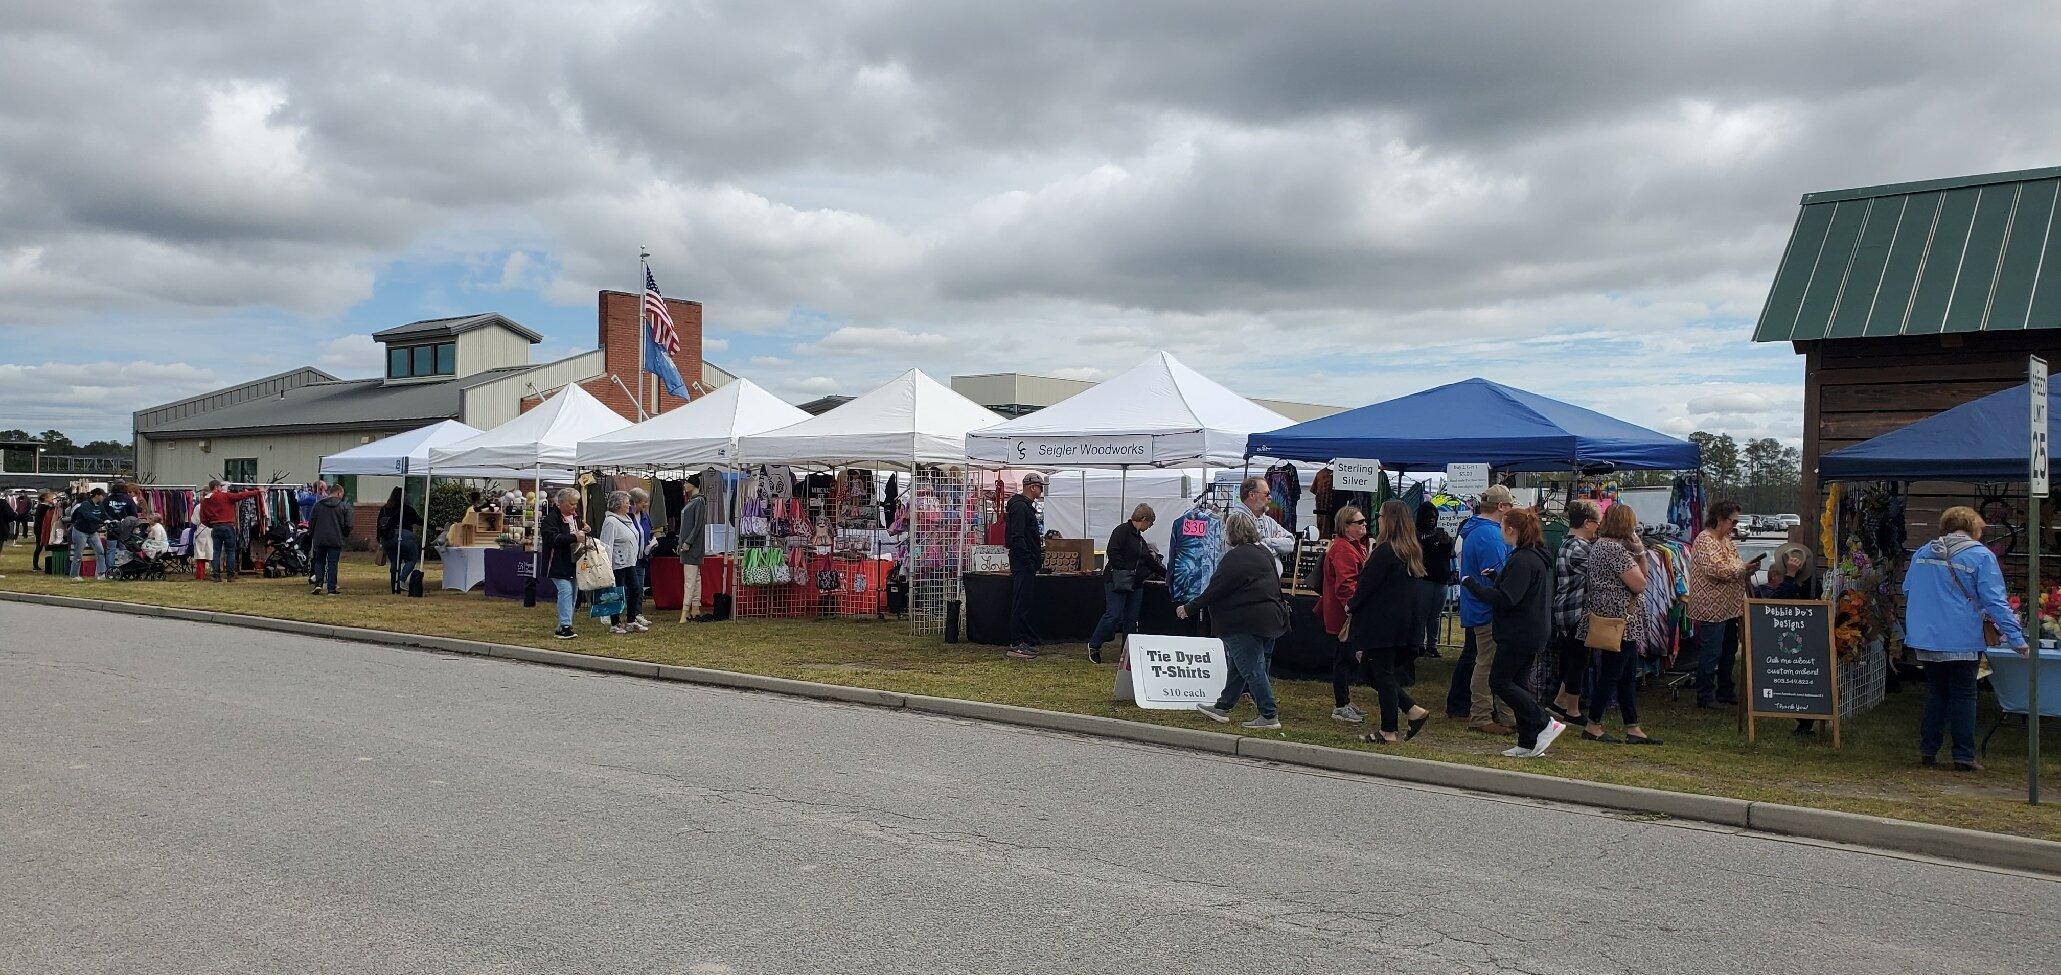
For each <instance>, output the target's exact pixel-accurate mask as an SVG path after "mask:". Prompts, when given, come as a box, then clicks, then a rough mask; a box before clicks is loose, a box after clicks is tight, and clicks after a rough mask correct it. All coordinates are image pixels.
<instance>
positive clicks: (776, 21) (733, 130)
mask: <svg viewBox="0 0 2061 975" xmlns="http://www.w3.org/2000/svg"><path fill="white" fill-rule="evenodd" d="M2057 34H2061V18H2057V17H2054V16H2052V15H2051V9H2050V8H2042V7H2041V6H2040V5H2029V6H2026V7H2024V8H2020V9H2017V10H2015V11H2014V9H2013V8H2010V7H2008V6H2005V5H1998V4H1983V5H1968V6H1965V7H1964V6H1957V5H1950V4H1911V3H1883V4H1863V3H1842V4H1837V5H1824V6H1816V5H1811V4H1803V3H1798V2H1794V0H1789V2H1780V3H1756V2H1747V0H1725V2H1722V3H1708V4H1697V3H1669V4H1656V3H1650V2H1636V3H1623V4H1603V3H1596V4H1581V5H1573V4H1540V3H1510V4H1481V5H1455V4H1425V3H1416V4H1383V3H1371V2H1367V0H1352V2H1340V3H1314V2H1311V3H1297V2H1291V3H1280V4H1258V5H1256V4H1252V3H1249V2H1226V3H1211V2H1197V0H1179V2H1161V0H1125V2H1122V3H1109V2H1106V0H1094V2H1082V3H1040V2H1022V3H1010V4H999V3H995V4H978V3H964V2H950V0H939V2H847V3H838V2H822V3H813V4H777V3H776V4H768V3H763V2H737V3H732V2H725V0H699V2H691V3H690V2H681V3H613V2H596V0H583V2H581V3H576V4H571V3H548V4H526V3H513V2H505V0H504V2H494V3H437V4H419V3H392V2H386V0H355V2H351V3H347V4H321V3H305V4H276V3H240V2H231V0H182V2H179V3H158V2H149V0H138V2H133V3H96V2H91V0H83V2H75V3H62V4H58V3H45V2H39V0H0V428H5V427H13V426H19V427H25V428H28V429H30V430H40V429H43V428H45V427H50V426H56V427H59V428H62V429H64V430H66V431H67V432H70V433H72V434H73V435H74V436H82V437H96V436H106V435H121V436H123V437H126V436H127V431H128V427H129V421H128V415H127V414H128V412H129V411H130V410H132V409H134V408H136V407H138V406H142V405H147V404H150V403H155V402H160V401H163V400H167V399H172V398H175V397H178V396H183V395H187V394H190V393H194V392H198V391H201V390H204V389H208V388H212V387H214V386H217V385H222V384H226V383H229V382H234V381H239V380H242V379H246V378H250V377H254V376H257V375H262V374H266V373H270V372H274V371H277V370H279V369H283V368H288V367H291V366H295V365H300V364H314V365H318V366H321V367H322V368H325V369H328V370H330V371H331V372H335V373H338V374H340V375H346V376H362V375H371V374H373V373H374V372H376V371H377V368H378V363H377V361H376V357H375V356H374V355H373V354H372V352H373V346H372V343H371V342H370V341H369V340H368V339H367V338H366V337H365V336H366V335H367V334H368V333H370V332H372V331H375V330H377V329H380V328H384V327H388V326H391V325H396V324H400V323H403V322H407V321H412V320H415V319H420V318H430V317H436V316H441V315H450V314H459V313H466V312H475V311H488V310H493V311H500V312H503V313H505V314H508V315H510V316H511V317H514V318H515V319H516V320H518V321H521V322H523V323H524V324H527V325H529V326H531V327H532V328H534V329H536V330H538V331H540V332H542V333H544V335H545V336H546V341H545V343H544V345H543V346H542V347H541V348H539V349H538V350H536V356H537V357H539V358H542V357H546V356H550V357H556V356H558V355H563V354H569V353H571V352H572V351H574V350H577V349H583V348H588V347H591V345H592V342H593V335H594V312H593V308H594V293H595V291H596V290H597V289H599V288H604V287H606V288H631V287H634V286H635V284H636V283H637V281H636V256H637V248H638V246H639V245H640V244H641V245H645V246H648V247H649V248H650V250H651V251H652V253H653V258H652V261H653V264H654V268H655V270H656V273H657V275H658V279H659V282H660V284H661V286H662V287H664V288H665V290H666V291H667V292H668V293H669V294H673V295H676V296H681V297H690V298H696V299H699V300H701V301H702V302H704V303H705V307H706V315H707V321H708V325H709V333H708V335H709V343H708V347H709V357H710V358H711V359H712V360H714V361H716V362H718V363H720V364H722V365H724V366H726V367H728V368H730V369H731V370H732V371H735V372H738V373H741V374H743V375H747V376H750V377H752V378H754V379H756V380H758V381H760V382H761V383H763V384H765V385H767V386H768V387H770V388H773V389H774V390H775V391H776V392H779V393H781V394H783V395H786V396H788V397H789V398H791V399H797V400H799V399H804V398H808V397H811V396H814V395H818V394H821V393H825V392H848V393H849V392H859V391H862V390H863V389H864V388H866V387H867V386H869V385H870V384H872V383H873V382H875V381H878V380H880V379H883V378H886V377H887V376H890V375H892V374H893V373H895V372H898V371H900V370H901V369H903V368H906V367H907V366H909V365H911V364H914V365H917V366H920V367H922V368H923V369H925V370H927V371H930V372H932V373H933V374H934V375H938V376H941V377H942V376H945V375H949V374H953V373H961V372H988V371H1001V370H1022V371H1034V372H1045V373H1055V374H1059V375H1065V376H1078V377H1087V378H1094V377H1098V376H1104V375H1108V374H1110V373H1112V372H1115V371H1120V370H1121V369H1122V368H1124V367H1126V366H1128V365H1130V364H1132V363H1133V362H1135V361H1136V360H1138V359H1140V358H1142V357H1143V356H1144V355H1145V354H1146V353H1148V352H1150V351H1152V350H1154V349H1162V348H1164V349H1168V350H1170V351H1172V352H1174V353H1175V354H1176V355H1177V356H1179V357H1181V358H1182V359H1183V360H1185V361H1187V362H1188V363H1189V364H1190V365H1193V366H1195V367H1197V368H1199V369H1201V370H1202V371H1204V372H1205V373H1208V374H1209V375H1211V376H1213V377H1215V378H1217V379H1218V380H1220V381H1222V382H1224V383H1225V384H1226V385H1229V386H1231V387H1232V388H1233V389H1236V390H1238V391H1240V392H1244V393H1247V394H1249V395H1255V396H1274V397H1280V398H1285V399H1296V400H1304V401H1312V402H1326V403H1335V404H1340V405H1359V404H1363V403H1368V402H1373V401H1375V400H1379V399H1383V398H1387V397H1389V396H1394V395H1399V394H1402V393H1406V392H1410V391H1414V390H1417V389H1422V388H1425V387H1427V386H1431V385H1435V384H1438V383H1443V382H1447V381H1451V380H1455V379H1462V378H1466V377H1468V376H1474V375H1480V376H1486V377H1489V378H1492V379H1496V380H1500V381H1503V382H1508V383H1513V384H1516V385H1520V386H1526V387H1529V388H1532V389H1536V390H1538V391H1541V392H1545V393H1548V394H1551V395H1556V396H1560V397H1563V398H1566V399H1569V400H1572V401H1574V402H1577V403H1582V404H1584V405H1589V406H1593V407H1596V408H1599V409H1603V410H1606V411H1610V412H1613V413H1616V414H1618V415H1621V416H1624V417H1626V418H1628V419H1632V420H1635V421H1638V422H1643V423H1647V424H1649V425H1651V426H1654V427H1657V428H1659V429H1662V430H1665V431H1668V432H1673V433H1686V432H1688V431H1690V430H1691V429H1696V428H1706V429H1719V430H1727V431H1731V432H1733V433H1736V434H1740V435H1775V436H1780V437H1784V438H1794V437H1795V436H1796V435H1797V434H1798V431H1799V425H1800V419H1799V412H1800V408H1801V399H1802V397H1801V392H1800V377H1801V369H1800V365H1799V361H1798V360H1797V358H1796V357H1795V356H1794V355H1793V353H1791V351H1790V350H1789V349H1788V348H1786V347H1782V346H1755V345H1753V344H1752V343H1751V342H1750V341H1749V336H1750V331H1751V325H1752V321H1753V319H1754V317H1755V316H1756V315H1757V314H1758V312H1759V309H1760V305H1761V301H1762V299H1763V297H1764V296H1765V293H1766V291H1767V287H1768V282H1769V279H1770V277H1771V275H1772V273H1773V270H1774V265H1775V262H1776V259H1777V258H1778V257H1779V256H1780V253H1781V249H1782V245H1783V242H1784V240H1785V239H1786V236H1787V233H1788V229H1789V226H1790V223H1791V221H1792V220H1793V219H1794V217H1795V208H1796V203H1797V198H1798V197H1799V196H1800V195H1801V194H1802V193H1804V192H1807V191H1812V190H1823V189H1833V188H1840V187H1847V186H1859V185H1868V184H1874V183H1881V182H1889V181H1897V180H1906V179H1922V178H1929V177H1937V176H1950V175H1958V174H1965V173H1974V172H1989V171H1997V170H2007V169H2018V168H2029V167H2035V166H2044V165H2053V164H2057V163H2061V124H2057V122H2061V117H2057V116H2061V107H2057V105H2056V102H2055V100H2054V99H2052V98H2050V97H2047V93H2050V92H2053V91H2055V90H2057V87H2061V84H2057V83H2061V59H2057V58H2056V57H2054V54H2053V52H2054V51H2055V50H2056V48H2057V41H2061V37H2057Z"/></svg>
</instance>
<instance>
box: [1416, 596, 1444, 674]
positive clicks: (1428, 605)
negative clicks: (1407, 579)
mask: <svg viewBox="0 0 2061 975" xmlns="http://www.w3.org/2000/svg"><path fill="white" fill-rule="evenodd" d="M1411 585H1413V586H1415V587H1417V612H1419V613H1421V614H1423V619H1424V636H1423V638H1422V640H1421V642H1419V643H1418V644H1417V649H1418V650H1419V651H1421V652H1422V654H1423V655H1424V656H1427V657H1428V656H1431V655H1432V654H1434V653H1437V652H1438V640H1439V637H1440V636H1442V635H1443V634H1441V633H1439V630H1440V626H1439V624H1440V623H1442V622H1444V621H1443V620H1441V619H1439V610H1441V609H1444V608H1445V605H1446V584H1445V583H1444V582H1433V581H1431V580H1429V579H1419V580H1417V581H1416V582H1413V583H1411Z"/></svg>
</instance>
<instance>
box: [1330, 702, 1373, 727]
mask: <svg viewBox="0 0 2061 975" xmlns="http://www.w3.org/2000/svg"><path fill="white" fill-rule="evenodd" d="M1331 720H1333V721H1343V722H1345V723H1346V724H1359V723H1360V722H1362V721H1365V720H1367V716H1366V715H1364V714H1361V713H1360V709H1359V708H1356V707H1353V706H1352V705H1350V704H1348V705H1346V706H1344V707H1341V708H1332V709H1331Z"/></svg>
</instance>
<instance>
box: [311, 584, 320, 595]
mask: <svg viewBox="0 0 2061 975" xmlns="http://www.w3.org/2000/svg"><path fill="white" fill-rule="evenodd" d="M308 595H310V596H320V595H322V587H321V586H316V587H315V591H314V592H311V593H309V594H308Z"/></svg>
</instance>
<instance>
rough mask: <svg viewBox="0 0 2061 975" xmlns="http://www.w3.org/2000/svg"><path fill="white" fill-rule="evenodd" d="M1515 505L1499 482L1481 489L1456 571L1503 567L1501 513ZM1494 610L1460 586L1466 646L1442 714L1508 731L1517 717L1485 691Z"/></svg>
mask: <svg viewBox="0 0 2061 975" xmlns="http://www.w3.org/2000/svg"><path fill="white" fill-rule="evenodd" d="M1516 506H1517V496H1516V495H1514V494H1511V493H1510V489H1509V488H1507V487H1504V486H1503V485H1501V484H1491V485H1489V486H1488V490H1486V491H1483V492H1481V500H1480V502H1479V504H1478V505H1477V506H1476V508H1475V514H1474V517H1472V518H1469V519H1467V521H1466V522H1465V523H1464V524H1462V525H1461V526H1460V575H1461V576H1463V577H1465V576H1474V577H1476V578H1487V577H1489V575H1491V574H1493V573H1494V572H1496V571H1497V570H1499V569H1501V568H1502V567H1503V560H1504V559H1507V558H1509V557H1510V543H1509V542H1508V541H1506V540H1504V538H1503V514H1504V512H1507V511H1509V510H1510V509H1511V508H1514V507H1516ZM1494 620H1495V612H1494V611H1493V610H1491V609H1490V608H1489V605H1488V603H1486V602H1483V601H1482V600H1481V598H1480V597H1478V596H1476V595H1475V594H1474V593H1472V592H1470V591H1468V590H1467V589H1466V588H1464V587H1463V588H1462V589H1461V590H1460V625H1461V626H1463V627H1466V628H1467V642H1466V647H1465V649H1463V650H1461V652H1460V659H1458V660H1456V661H1454V662H1453V684H1452V687H1451V688H1449V689H1448V690H1447V691H1446V714H1448V715H1450V716H1452V717H1455V718H1465V719H1467V727H1468V729H1469V730H1471V731H1479V732H1482V733H1484V734H1491V735H1507V734H1510V733H1511V732H1513V731H1515V730H1516V728H1515V725H1516V719H1515V718H1514V717H1512V716H1511V715H1510V712H1509V711H1508V710H1507V708H1506V706H1505V705H1504V704H1503V703H1502V702H1501V701H1499V700H1497V699H1496V697H1495V695H1494V694H1492V693H1490V692H1489V672H1490V671H1491V670H1492V669H1494V667H1495V662H1496V633H1495V629H1494V628H1493V625H1492V624H1493V622H1494Z"/></svg>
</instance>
